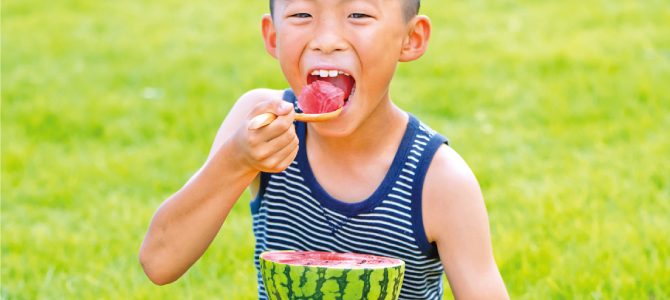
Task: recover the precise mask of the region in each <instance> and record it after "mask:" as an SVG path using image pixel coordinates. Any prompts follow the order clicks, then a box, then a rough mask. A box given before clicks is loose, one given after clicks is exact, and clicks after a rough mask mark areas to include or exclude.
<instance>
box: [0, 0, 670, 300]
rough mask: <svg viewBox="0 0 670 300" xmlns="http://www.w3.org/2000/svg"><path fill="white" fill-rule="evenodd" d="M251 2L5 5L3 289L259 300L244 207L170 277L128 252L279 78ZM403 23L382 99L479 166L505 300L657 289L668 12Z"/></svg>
mask: <svg viewBox="0 0 670 300" xmlns="http://www.w3.org/2000/svg"><path fill="white" fill-rule="evenodd" d="M266 11H267V2H266V1H212V0H193V1H176V0H161V1H157V0H147V1H128V0H117V1H90V0H86V1H85V0H61V1H35V0H21V1H18V0H6V1H3V2H2V174H1V175H2V215H1V222H2V235H1V240H2V260H1V264H2V273H1V276H2V278H1V293H0V297H1V298H2V299H211V298H220V299H253V298H254V297H256V282H255V278H256V277H255V270H254V268H253V263H252V255H253V235H252V233H251V221H250V211H249V206H248V201H249V199H248V195H245V196H244V197H243V198H242V199H240V201H239V202H238V204H237V205H236V206H235V208H234V211H233V212H232V213H231V215H230V217H229V218H228V220H226V222H225V224H224V226H223V228H222V230H221V232H220V234H219V235H218V237H217V238H216V240H215V242H214V243H213V244H212V245H211V247H210V248H209V250H208V251H207V253H206V254H205V256H204V257H203V258H202V259H200V261H199V262H198V263H196V264H195V265H194V266H193V267H192V268H191V270H190V271H189V272H188V273H187V274H186V275H185V276H183V277H182V278H181V279H179V281H177V282H175V283H173V284H171V285H168V286H164V287H157V286H154V285H153V284H152V283H151V282H150V281H149V280H148V279H147V278H146V277H145V275H144V274H143V272H142V270H141V268H140V266H139V263H138V259H137V254H138V249H139V246H140V243H141V241H142V239H143V236H144V233H145V230H146V228H147V226H148V223H149V221H150V219H151V217H152V215H153V213H154V211H155V210H156V208H157V207H158V206H159V205H160V203H161V202H162V201H163V200H164V199H165V198H167V197H168V196H169V195H171V194H172V193H173V192H175V191H176V190H178V189H179V188H180V187H181V186H182V185H183V184H184V183H185V182H186V180H187V179H188V178H189V177H190V176H191V175H192V174H193V173H194V172H195V171H196V170H197V169H198V168H199V166H200V165H201V164H202V163H203V162H204V160H205V158H206V156H207V153H208V151H209V147H210V145H211V142H212V140H213V138H214V136H215V133H216V130H217V129H218V126H219V124H220V123H221V121H222V120H223V118H224V117H225V116H226V113H227V111H228V110H229V109H230V108H231V106H232V105H233V103H234V101H235V100H236V99H237V98H238V97H239V96H240V95H241V94H242V93H244V92H245V91H247V90H249V89H252V88H257V87H269V88H276V89H281V88H285V87H286V83H285V81H284V79H283V77H282V74H281V72H280V70H279V67H278V64H277V62H276V61H274V60H273V59H272V58H271V57H270V56H269V55H267V54H266V53H265V51H264V49H263V46H262V41H261V38H260V26H259V24H260V18H261V15H262V14H263V13H265V12H266ZM422 12H423V13H425V14H428V15H429V16H430V17H431V18H432V21H433V27H434V28H433V35H432V40H431V44H430V47H429V51H428V53H427V54H426V55H425V56H424V57H423V58H422V59H420V60H419V61H416V62H412V63H407V64H402V65H401V66H400V68H399V70H398V73H397V76H396V78H395V80H394V83H393V86H392V97H393V99H394V101H395V102H396V103H397V104H398V105H399V106H401V107H402V108H404V109H406V110H408V111H411V112H412V113H413V114H415V115H416V116H418V117H419V118H421V119H422V120H424V121H425V122H426V123H428V124H429V125H430V126H432V127H433V128H435V129H437V130H438V131H440V132H441V133H442V134H444V135H446V136H448V137H449V138H450V139H451V141H452V143H453V147H454V148H455V149H456V150H457V151H458V152H459V153H460V154H461V155H462V156H463V157H464V158H465V159H466V161H468V162H469V164H470V165H471V167H472V169H473V170H474V172H475V173H476V175H477V177H478V179H479V180H480V183H481V186H482V190H483V193H484V196H485V198H486V201H487V207H488V210H489V217H490V222H491V230H492V239H493V245H494V251H495V255H496V259H497V262H498V265H499V267H500V270H501V272H502V275H503V277H504V279H505V282H506V284H507V288H508V289H509V292H510V294H511V296H512V298H514V299H573V298H574V299H668V298H670V284H668V278H670V171H669V170H670V137H669V134H668V128H670V29H669V28H670V8H669V6H668V3H667V1H660V0H659V1H657V0H646V1H635V0H620V1H578V0H565V1H540V0H536V1H531V0H526V1H511V0H507V1H503V0H491V1H424V3H422ZM445 286H447V287H448V285H445ZM451 298H452V296H451V294H450V292H449V291H448V290H447V291H446V293H445V299H451Z"/></svg>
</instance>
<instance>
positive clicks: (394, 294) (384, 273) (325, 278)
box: [260, 256, 405, 300]
mask: <svg viewBox="0 0 670 300" xmlns="http://www.w3.org/2000/svg"><path fill="white" fill-rule="evenodd" d="M260 266H261V276H262V277H263V283H264V285H265V291H266V293H267V295H268V297H269V299H271V300H288V299H291V300H294V299H295V300H299V299H305V300H306V299H310V300H312V299H324V300H326V299H333V300H335V299H337V300H348V299H368V300H373V299H374V300H377V299H380V300H381V299H383V300H394V299H398V295H399V294H400V288H401V287H402V280H403V278H404V275H405V263H404V262H401V264H399V265H394V266H389V267H380V268H376V269H341V268H326V267H314V266H296V265H287V264H281V263H276V262H273V261H269V260H265V259H263V257H262V256H261V258H260Z"/></svg>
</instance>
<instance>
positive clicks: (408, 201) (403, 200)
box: [389, 194, 412, 204]
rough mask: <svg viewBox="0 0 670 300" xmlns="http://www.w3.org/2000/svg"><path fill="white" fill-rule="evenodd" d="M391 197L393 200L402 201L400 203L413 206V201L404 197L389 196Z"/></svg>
mask: <svg viewBox="0 0 670 300" xmlns="http://www.w3.org/2000/svg"><path fill="white" fill-rule="evenodd" d="M389 197H391V198H396V199H398V200H400V201H402V202H406V203H408V204H411V203H412V201H411V200H409V199H407V198H404V197H403V196H400V195H396V194H389Z"/></svg>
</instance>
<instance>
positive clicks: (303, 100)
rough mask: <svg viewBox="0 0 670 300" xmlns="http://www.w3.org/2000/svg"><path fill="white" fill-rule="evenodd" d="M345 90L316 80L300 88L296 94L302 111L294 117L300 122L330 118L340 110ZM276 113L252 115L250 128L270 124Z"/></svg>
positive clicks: (322, 120)
mask: <svg viewBox="0 0 670 300" xmlns="http://www.w3.org/2000/svg"><path fill="white" fill-rule="evenodd" d="M344 97H345V92H344V91H343V90H342V89H340V88H339V87H337V86H335V85H334V84H332V83H330V82H328V81H323V80H316V81H313V82H312V83H310V84H308V85H306V86H305V87H303V88H302V91H301V92H300V96H298V107H299V108H300V110H302V111H303V113H297V114H296V115H295V119H296V120H298V121H301V122H324V121H328V120H332V119H334V118H335V117H337V116H338V115H339V114H340V113H341V112H342V107H343V106H344ZM275 118H277V116H276V115H274V114H273V113H264V114H261V115H258V116H256V117H254V118H253V119H252V120H251V123H250V125H249V128H250V129H258V128H261V127H263V126H266V125H268V124H270V123H271V122H272V121H273V120H274V119H275Z"/></svg>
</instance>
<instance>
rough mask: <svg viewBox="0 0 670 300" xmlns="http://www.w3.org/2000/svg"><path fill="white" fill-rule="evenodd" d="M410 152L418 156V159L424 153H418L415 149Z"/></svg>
mask: <svg viewBox="0 0 670 300" xmlns="http://www.w3.org/2000/svg"><path fill="white" fill-rule="evenodd" d="M409 152H412V153H414V154H416V156H418V157H421V154H422V153H423V152H419V151H416V150H415V149H412V150H410V151H409Z"/></svg>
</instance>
